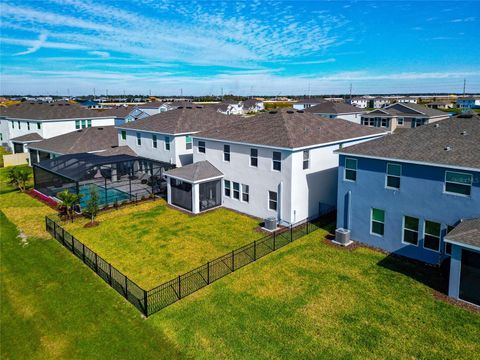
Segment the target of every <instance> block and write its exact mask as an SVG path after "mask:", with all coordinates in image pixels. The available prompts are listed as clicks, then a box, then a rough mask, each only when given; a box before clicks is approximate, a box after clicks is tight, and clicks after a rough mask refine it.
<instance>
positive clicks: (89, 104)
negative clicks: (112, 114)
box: [79, 100, 102, 109]
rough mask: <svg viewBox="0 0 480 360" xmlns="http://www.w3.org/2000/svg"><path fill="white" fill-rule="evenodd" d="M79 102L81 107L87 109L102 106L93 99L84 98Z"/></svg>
mask: <svg viewBox="0 0 480 360" xmlns="http://www.w3.org/2000/svg"><path fill="white" fill-rule="evenodd" d="M79 104H80V105H81V106H83V107H86V108H88V109H101V108H102V104H100V103H99V102H97V101H94V100H85V101H82V102H79Z"/></svg>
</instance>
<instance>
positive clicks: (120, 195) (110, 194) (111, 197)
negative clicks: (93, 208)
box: [79, 184, 130, 208]
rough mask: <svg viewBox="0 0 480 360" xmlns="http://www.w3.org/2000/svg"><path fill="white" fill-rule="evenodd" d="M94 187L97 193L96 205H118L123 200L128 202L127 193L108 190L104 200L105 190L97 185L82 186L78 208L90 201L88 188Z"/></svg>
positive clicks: (128, 196) (112, 189) (113, 189)
mask: <svg viewBox="0 0 480 360" xmlns="http://www.w3.org/2000/svg"><path fill="white" fill-rule="evenodd" d="M91 186H94V187H95V188H96V189H97V191H98V204H99V205H100V206H103V205H105V204H113V203H114V202H115V201H116V202H118V203H120V202H122V201H124V200H129V199H130V195H128V193H126V192H124V191H121V190H118V189H115V188H109V189H107V194H106V197H107V198H106V199H105V188H104V187H102V186H98V185H92V184H90V185H83V186H81V187H80V189H79V192H80V194H82V195H83V196H82V198H81V199H80V206H81V207H82V208H83V207H85V206H86V205H87V201H88V200H89V199H90V187H91Z"/></svg>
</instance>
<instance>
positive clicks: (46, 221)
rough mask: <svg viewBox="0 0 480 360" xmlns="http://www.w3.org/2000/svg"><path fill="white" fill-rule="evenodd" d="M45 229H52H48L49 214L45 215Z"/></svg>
mask: <svg viewBox="0 0 480 360" xmlns="http://www.w3.org/2000/svg"><path fill="white" fill-rule="evenodd" d="M45 230H47V231H48V232H50V231H49V230H48V218H47V216H45Z"/></svg>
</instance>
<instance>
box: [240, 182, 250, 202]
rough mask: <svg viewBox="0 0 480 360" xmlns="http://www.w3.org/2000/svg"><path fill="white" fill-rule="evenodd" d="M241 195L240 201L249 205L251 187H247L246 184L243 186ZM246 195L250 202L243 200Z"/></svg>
mask: <svg viewBox="0 0 480 360" xmlns="http://www.w3.org/2000/svg"><path fill="white" fill-rule="evenodd" d="M241 189H242V191H241V195H240V200H241V201H242V202H245V203H249V202H250V186H249V185H246V184H241ZM244 195H247V199H248V200H245V199H244V198H243V196H244Z"/></svg>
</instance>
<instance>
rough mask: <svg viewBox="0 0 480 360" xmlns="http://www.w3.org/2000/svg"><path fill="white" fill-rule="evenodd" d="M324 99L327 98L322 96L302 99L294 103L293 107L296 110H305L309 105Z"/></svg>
mask: <svg viewBox="0 0 480 360" xmlns="http://www.w3.org/2000/svg"><path fill="white" fill-rule="evenodd" d="M324 101H325V99H321V98H311V99H301V100H298V101H297V102H296V103H294V104H293V108H294V109H295V110H305V109H308V108H309V107H312V106H315V105H318V104H320V103H322V102H324Z"/></svg>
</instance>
